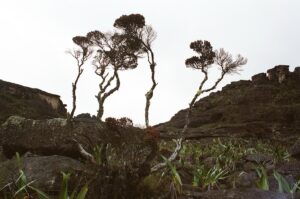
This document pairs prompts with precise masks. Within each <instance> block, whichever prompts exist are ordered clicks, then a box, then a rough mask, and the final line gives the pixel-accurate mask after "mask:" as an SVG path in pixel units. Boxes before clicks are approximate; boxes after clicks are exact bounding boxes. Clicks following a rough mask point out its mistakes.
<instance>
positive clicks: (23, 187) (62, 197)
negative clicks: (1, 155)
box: [0, 153, 88, 199]
mask: <svg viewBox="0 0 300 199" xmlns="http://www.w3.org/2000/svg"><path fill="white" fill-rule="evenodd" d="M16 161H17V165H18V167H19V176H18V178H17V179H16V181H15V182H12V183H9V184H7V185H6V186H4V187H3V188H1V189H0V191H3V190H5V189H6V188H10V186H12V185H15V187H16V191H14V192H12V193H8V194H4V198H5V199H6V198H7V199H8V198H15V199H24V198H32V197H34V198H38V199H52V198H51V197H50V196H49V195H47V194H46V193H44V192H43V191H41V190H40V189H38V188H36V187H34V186H32V184H33V183H34V182H35V181H34V180H33V181H30V182H28V179H27V177H26V175H25V172H24V171H23V170H22V160H21V158H20V155H19V153H16ZM70 175H71V174H69V173H67V174H65V173H63V172H62V176H63V180H62V185H61V189H60V192H59V199H84V198H85V196H86V194H87V191H88V183H86V184H85V185H84V186H83V187H82V188H81V189H80V191H79V192H77V190H76V189H75V190H74V191H73V192H72V193H71V195H70V196H69V195H68V181H69V179H70Z"/></svg>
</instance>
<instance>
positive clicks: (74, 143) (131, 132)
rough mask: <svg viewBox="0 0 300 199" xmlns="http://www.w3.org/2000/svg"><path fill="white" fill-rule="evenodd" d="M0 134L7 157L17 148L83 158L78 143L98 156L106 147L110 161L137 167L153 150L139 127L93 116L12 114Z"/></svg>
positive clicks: (12, 154) (0, 144)
mask: <svg viewBox="0 0 300 199" xmlns="http://www.w3.org/2000/svg"><path fill="white" fill-rule="evenodd" d="M0 137H1V140H0V146H2V147H3V153H4V155H5V156H6V157H8V158H11V157H12V156H14V155H15V153H16V152H18V153H20V154H21V155H22V154H24V153H26V152H31V153H34V154H39V155H63V156H67V157H72V158H76V159H78V158H86V157H84V156H82V155H83V153H82V152H81V148H80V147H79V146H78V143H79V144H80V145H81V146H82V147H83V149H85V151H87V152H89V153H95V154H96V156H101V154H99V153H101V152H100V151H101V150H102V149H101V147H105V149H106V150H105V151H106V153H107V158H109V161H110V162H111V163H115V164H116V165H120V164H121V165H124V164H128V165H130V166H134V167H137V168H139V166H141V165H142V164H143V163H144V162H145V161H146V160H149V158H152V157H153V153H154V152H155V150H156V149H155V148H154V147H155V146H154V145H153V142H152V141H151V140H149V139H146V138H145V133H144V131H143V130H142V129H139V128H135V127H133V126H130V125H129V126H122V125H119V124H114V123H113V122H112V123H110V124H107V123H104V122H99V121H98V120H95V119H75V120H73V121H72V122H71V123H68V122H67V120H66V119H61V118H56V119H48V120H32V119H26V118H23V117H19V116H11V117H10V118H9V119H8V120H7V121H6V122H4V123H3V124H2V126H1V127H0ZM153 146H154V147H153ZM150 156H151V157H150Z"/></svg>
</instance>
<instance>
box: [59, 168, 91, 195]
mask: <svg viewBox="0 0 300 199" xmlns="http://www.w3.org/2000/svg"><path fill="white" fill-rule="evenodd" d="M70 176H71V174H70V173H64V172H62V177H63V180H62V185H61V189H60V193H59V197H58V198H59V199H84V198H85V197H86V194H87V192H88V184H85V185H84V186H83V187H82V188H81V189H80V191H79V192H78V193H77V191H76V189H75V190H73V192H72V193H71V195H70V196H69V195H68V182H69V180H70Z"/></svg>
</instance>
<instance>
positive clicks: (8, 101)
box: [0, 80, 67, 123]
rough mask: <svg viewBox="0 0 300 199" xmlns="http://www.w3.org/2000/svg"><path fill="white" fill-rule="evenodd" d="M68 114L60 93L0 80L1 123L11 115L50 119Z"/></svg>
mask: <svg viewBox="0 0 300 199" xmlns="http://www.w3.org/2000/svg"><path fill="white" fill-rule="evenodd" d="M66 114H67V110H66V108H65V105H64V104H63V103H62V101H61V100H60V97H59V96H58V95H54V94H51V93H47V92H45V91H42V90H39V89H34V88H29V87H25V86H21V85H18V84H14V83H11V82H6V81H3V80H0V123H2V122H4V121H5V120H6V119H7V118H8V117H9V116H11V115H20V116H23V117H26V118H32V119H49V118H56V117H66Z"/></svg>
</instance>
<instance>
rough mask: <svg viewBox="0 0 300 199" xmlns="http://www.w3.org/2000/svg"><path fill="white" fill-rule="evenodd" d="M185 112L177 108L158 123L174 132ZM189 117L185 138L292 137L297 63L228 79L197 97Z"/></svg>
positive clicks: (298, 119)
mask: <svg viewBox="0 0 300 199" xmlns="http://www.w3.org/2000/svg"><path fill="white" fill-rule="evenodd" d="M185 114H186V110H181V111H179V112H178V113H176V114H175V115H174V116H173V117H172V118H171V120H170V121H169V122H166V123H164V124H160V125H158V127H159V128H160V129H161V131H162V132H173V133H174V134H176V132H178V130H179V129H181V128H182V127H183V125H184V117H185ZM190 121H191V122H190V129H189V132H188V133H187V135H186V136H187V138H201V137H214V136H216V137H220V136H221V137H222V136H226V137H227V136H232V137H258V138H274V139H276V138H278V139H282V138H284V139H293V137H297V136H299V135H300V67H296V68H295V70H294V71H293V72H290V71H289V66H286V65H278V66H275V67H274V68H272V69H270V70H268V71H267V73H260V74H257V75H254V76H253V77H252V80H241V81H237V82H232V83H231V84H229V85H226V86H225V87H223V89H222V91H218V92H214V93H211V94H210V95H209V96H207V97H204V98H202V99H200V100H199V101H198V102H197V103H196V104H195V108H194V110H193V111H192V114H191V119H190ZM165 135H166V134H165Z"/></svg>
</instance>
